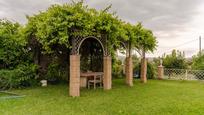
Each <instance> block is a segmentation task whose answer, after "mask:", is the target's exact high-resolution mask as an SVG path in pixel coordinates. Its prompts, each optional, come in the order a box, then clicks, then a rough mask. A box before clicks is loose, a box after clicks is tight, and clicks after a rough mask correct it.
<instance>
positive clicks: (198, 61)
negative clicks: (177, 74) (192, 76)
mask: <svg viewBox="0 0 204 115" xmlns="http://www.w3.org/2000/svg"><path fill="white" fill-rule="evenodd" d="M192 69H196V70H204V51H202V52H201V53H199V54H197V55H195V56H193V64H192Z"/></svg>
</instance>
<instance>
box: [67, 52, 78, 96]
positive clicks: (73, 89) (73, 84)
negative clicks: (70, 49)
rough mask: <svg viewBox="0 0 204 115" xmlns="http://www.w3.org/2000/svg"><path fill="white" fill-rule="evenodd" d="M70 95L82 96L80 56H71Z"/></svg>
mask: <svg viewBox="0 0 204 115" xmlns="http://www.w3.org/2000/svg"><path fill="white" fill-rule="evenodd" d="M69 95H70V96H72V97H78V96H80V55H70V81H69Z"/></svg>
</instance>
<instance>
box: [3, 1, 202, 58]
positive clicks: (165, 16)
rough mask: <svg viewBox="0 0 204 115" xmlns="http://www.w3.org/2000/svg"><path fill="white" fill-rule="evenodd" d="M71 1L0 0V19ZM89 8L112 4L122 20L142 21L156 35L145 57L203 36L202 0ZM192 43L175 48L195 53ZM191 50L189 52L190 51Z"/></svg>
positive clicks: (18, 18)
mask: <svg viewBox="0 0 204 115" xmlns="http://www.w3.org/2000/svg"><path fill="white" fill-rule="evenodd" d="M70 1H71V0H1V1H0V6H1V7H0V18H8V19H10V20H15V21H18V22H20V23H26V18H25V15H26V14H29V15H33V14H34V13H37V12H39V11H40V10H45V9H46V8H48V7H49V6H50V5H51V4H55V3H58V4H59V3H65V2H70ZM85 2H86V4H88V5H89V6H90V7H94V8H96V9H104V8H105V7H107V6H108V5H110V4H112V8H111V11H116V12H117V14H118V16H119V17H120V18H122V19H123V20H125V21H128V22H131V23H133V24H135V23H136V22H138V21H142V22H143V24H144V26H145V27H147V28H150V29H151V30H153V32H154V33H155V35H156V37H157V38H158V42H159V43H158V45H159V47H158V50H157V51H155V54H153V55H152V54H151V55H149V56H158V55H161V54H162V53H164V52H166V50H167V49H171V48H174V46H176V45H179V44H182V43H184V42H187V41H190V40H193V39H196V38H198V36H199V35H202V36H204V20H203V19H204V14H203V12H204V1H203V0H152V1H149V0H142V1H141V0H87V1H85ZM197 47H198V46H197V45H196V44H195V43H192V44H186V45H183V46H180V47H177V49H180V50H184V51H185V52H188V55H187V56H191V55H192V54H195V53H196V52H197V49H198V48H197ZM192 50H193V51H192Z"/></svg>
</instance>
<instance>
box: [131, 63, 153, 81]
mask: <svg viewBox="0 0 204 115" xmlns="http://www.w3.org/2000/svg"><path fill="white" fill-rule="evenodd" d="M140 71H141V63H139V64H138V65H136V66H135V67H134V72H135V73H137V74H138V76H139V78H140ZM155 77H156V66H155V65H154V63H150V62H148V63H147V78H148V79H154V78H155Z"/></svg>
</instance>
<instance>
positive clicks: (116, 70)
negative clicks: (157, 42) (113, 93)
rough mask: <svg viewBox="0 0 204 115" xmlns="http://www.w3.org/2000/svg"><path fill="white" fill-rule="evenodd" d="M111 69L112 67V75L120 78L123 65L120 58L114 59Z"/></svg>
mask: <svg viewBox="0 0 204 115" xmlns="http://www.w3.org/2000/svg"><path fill="white" fill-rule="evenodd" d="M112 69H113V77H115V78H120V77H122V76H123V65H122V62H121V61H120V60H118V59H116V60H114V63H113V65H112Z"/></svg>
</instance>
